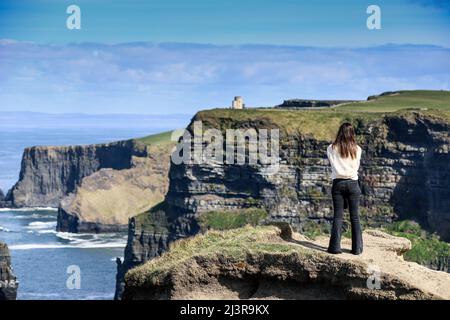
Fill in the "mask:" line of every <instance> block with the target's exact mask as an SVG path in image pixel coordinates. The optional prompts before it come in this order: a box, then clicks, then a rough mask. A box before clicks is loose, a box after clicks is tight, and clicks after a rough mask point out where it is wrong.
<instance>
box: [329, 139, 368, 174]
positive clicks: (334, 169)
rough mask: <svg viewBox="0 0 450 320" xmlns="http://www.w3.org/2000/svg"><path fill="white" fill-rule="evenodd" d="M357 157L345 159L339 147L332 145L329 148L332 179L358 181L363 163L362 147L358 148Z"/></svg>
mask: <svg viewBox="0 0 450 320" xmlns="http://www.w3.org/2000/svg"><path fill="white" fill-rule="evenodd" d="M356 148H357V150H356V157H355V158H352V157H350V156H349V157H346V158H343V157H342V156H341V155H340V153H339V150H338V148H337V147H335V146H333V144H330V145H329V146H328V148H327V156H328V160H330V164H331V178H332V179H333V180H334V179H352V180H358V169H359V164H360V161H361V152H362V150H361V147H360V146H356Z"/></svg>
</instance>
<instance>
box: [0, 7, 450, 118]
mask: <svg viewBox="0 0 450 320" xmlns="http://www.w3.org/2000/svg"><path fill="white" fill-rule="evenodd" d="M70 4H77V5H79V6H80V8H81V19H82V20H81V25H82V28H81V30H68V29H67V28H66V26H65V22H66V18H67V16H68V15H67V14H66V8H67V6H68V5H70ZM370 4H376V5H378V6H380V8H381V18H382V20H381V21H382V29H381V30H368V29H367V27H366V19H367V14H366V8H367V6H368V5H370ZM449 31H450V1H439V0H397V1H395V0H383V1H375V2H372V1H364V0H345V1H344V0H342V1H337V0H315V1H300V0H277V1H275V0H265V1H261V0H215V1H211V0H150V1H144V0H128V1H108V0H89V1H87V0H71V1H65V0H11V1H10V0H1V1H0V39H2V40H0V111H5V110H10V111H24V110H30V111H40V112H56V113H66V112H86V113H123V112H125V113H151V114H161V113H163V114H164V113H193V112H195V111H196V110H199V109H202V108H208V107H215V106H227V105H228V104H230V101H231V99H232V97H233V96H234V95H243V96H244V97H245V99H246V102H247V104H248V105H252V106H261V105H273V104H277V103H280V102H281V101H282V100H283V99H287V98H316V99H317V98H330V99H331V98H336V99H339V98H345V99H364V98H366V97H367V96H368V95H371V94H376V93H379V92H382V91H386V90H398V89H446V90H448V89H450V62H449V61H450V49H449V48H450V32H449Z"/></svg>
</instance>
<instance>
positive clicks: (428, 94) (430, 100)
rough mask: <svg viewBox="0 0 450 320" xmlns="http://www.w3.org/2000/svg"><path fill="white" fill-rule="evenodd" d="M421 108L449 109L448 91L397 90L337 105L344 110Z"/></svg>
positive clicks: (386, 110)
mask: <svg viewBox="0 0 450 320" xmlns="http://www.w3.org/2000/svg"><path fill="white" fill-rule="evenodd" d="M421 108H427V109H435V110H446V111H448V110H450V91H434V90H413V91H398V92H395V93H393V94H391V95H386V96H378V97H376V98H375V99H373V100H369V101H362V102H353V103H347V104H343V105H341V106H338V107H337V109H340V110H346V111H370V112H394V111H399V110H403V109H421Z"/></svg>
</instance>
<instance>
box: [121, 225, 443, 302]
mask: <svg viewBox="0 0 450 320" xmlns="http://www.w3.org/2000/svg"><path fill="white" fill-rule="evenodd" d="M283 228H284V229H285V230H284V232H282V231H281V230H280V229H278V228H277V227H274V226H266V227H256V228H253V227H245V228H242V229H234V230H230V231H226V232H219V231H209V232H207V233H206V234H203V235H198V236H195V237H194V238H191V239H188V240H179V241H177V242H175V243H173V244H172V245H171V247H170V251H168V252H166V253H164V254H163V255H162V256H161V257H160V258H156V259H154V260H152V261H149V262H147V263H145V264H144V265H142V266H139V267H137V268H135V269H133V270H131V271H130V272H129V273H128V274H127V275H126V278H125V283H126V285H125V291H124V294H123V298H124V299H188V300H192V299H327V300H329V299H333V300H334V299H340V300H342V299H376V300H418V299H420V300H423V299H450V274H448V273H445V272H439V271H433V270H430V269H427V268H425V267H423V266H420V265H418V264H416V263H410V262H405V261H404V260H403V258H402V254H403V253H404V252H406V251H407V250H408V249H409V248H410V247H411V243H410V242H409V240H407V239H405V238H396V237H393V236H389V235H387V234H385V233H382V232H380V231H373V230H367V231H365V232H364V234H363V239H364V243H365V244H366V247H365V252H364V253H363V254H362V255H361V256H354V255H352V254H350V253H347V252H349V251H350V248H351V244H350V242H349V241H348V240H347V241H345V242H344V248H345V249H346V250H345V253H343V254H341V255H331V254H328V253H326V252H325V250H326V241H327V240H328V239H319V240H317V241H311V240H309V239H307V238H305V237H303V236H301V235H299V234H292V232H289V231H287V232H286V227H283Z"/></svg>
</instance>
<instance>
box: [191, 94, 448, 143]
mask: <svg viewBox="0 0 450 320" xmlns="http://www.w3.org/2000/svg"><path fill="white" fill-rule="evenodd" d="M413 111H414V112H420V113H421V114H426V115H429V116H433V117H438V118H440V119H442V120H444V121H447V122H450V91H425V90H418V91H398V92H394V93H391V94H383V95H380V96H375V97H373V98H371V100H368V101H362V102H353V103H348V104H343V105H339V106H337V107H334V108H325V109H316V110H289V109H270V108H255V109H243V110H232V109H211V110H205V111H200V112H199V113H197V114H196V116H195V118H194V120H201V121H202V122H203V125H204V127H211V128H217V129H221V130H226V129H229V128H236V127H255V126H258V127H265V128H279V129H280V130H281V131H283V132H284V133H286V134H288V135H295V134H310V135H313V136H314V137H316V138H317V139H320V140H331V139H333V137H334V135H335V134H336V131H337V129H338V127H339V125H340V124H341V123H342V122H343V121H349V122H353V123H357V122H361V121H376V120H381V119H382V118H383V117H384V116H385V115H396V114H398V115H408V114H411V113H412V112H413Z"/></svg>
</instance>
